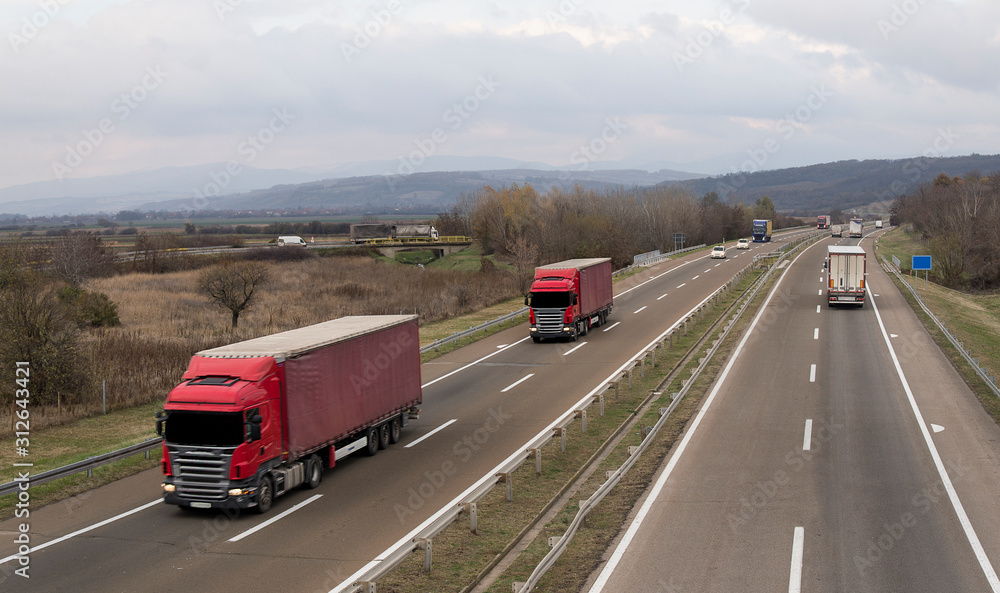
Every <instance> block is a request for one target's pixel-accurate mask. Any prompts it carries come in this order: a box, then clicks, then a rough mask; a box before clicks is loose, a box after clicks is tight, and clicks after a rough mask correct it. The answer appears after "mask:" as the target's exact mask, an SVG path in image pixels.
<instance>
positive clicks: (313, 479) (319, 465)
mask: <svg viewBox="0 0 1000 593" xmlns="http://www.w3.org/2000/svg"><path fill="white" fill-rule="evenodd" d="M322 481H323V462H322V461H321V460H320V458H319V455H313V456H312V457H310V458H309V459H308V460H306V488H309V489H310V490H312V489H313V488H315V487H317V486H319V483H320V482H322Z"/></svg>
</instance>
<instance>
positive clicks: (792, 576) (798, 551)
mask: <svg viewBox="0 0 1000 593" xmlns="http://www.w3.org/2000/svg"><path fill="white" fill-rule="evenodd" d="M805 539H806V531H805V529H803V528H802V527H796V528H795V534H794V535H793V536H792V566H791V569H790V570H789V572H788V593H801V591H802V547H803V546H804V545H805Z"/></svg>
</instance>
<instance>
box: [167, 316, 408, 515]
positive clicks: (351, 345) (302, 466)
mask: <svg viewBox="0 0 1000 593" xmlns="http://www.w3.org/2000/svg"><path fill="white" fill-rule="evenodd" d="M417 331H418V330H417V316H416V315H372V316H361V317H343V318H340V319H334V320H332V321H327V322H324V323H319V324H316V325H310V326H308V327H303V328H299V329H294V330H291V331H286V332H281V333H277V334H272V335H269V336H263V337H260V338H255V339H252V340H246V341H244V342H238V343H235V344H230V345H227V346H220V347H218V348H212V349H209V350H203V351H201V352H198V353H197V354H195V356H194V357H193V358H192V359H191V362H190V363H189V364H188V368H187V371H186V372H185V373H184V376H183V381H182V382H181V383H180V385H178V386H177V387H175V388H174V389H173V390H171V391H170V393H169V395H167V401H166V404H165V405H164V409H163V412H161V413H159V414H157V422H156V424H157V427H156V428H157V433H158V434H162V435H163V461H162V462H161V463H162V467H161V469H162V471H163V475H164V479H163V484H162V491H163V499H164V502H166V503H169V504H175V505H179V506H181V507H189V508H206V509H208V508H226V509H244V508H253V509H255V510H256V511H258V512H260V513H264V512H267V510H268V509H270V507H271V503H272V501H273V500H274V498H275V497H277V496H280V495H282V494H284V493H286V492H288V491H290V490H291V489H293V488H295V487H297V486H299V485H305V486H307V487H309V488H315V487H316V486H318V485H319V483H320V480H321V479H322V477H323V470H324V469H325V468H328V467H333V466H334V465H335V464H336V462H337V461H338V460H340V459H342V458H343V457H344V456H346V455H349V454H351V453H353V452H355V451H365V452H367V453H368V454H369V455H374V454H375V453H376V452H377V451H378V450H379V449H382V448H385V447H387V446H388V445H389V444H391V443H395V442H397V441H399V439H400V431H401V430H402V428H403V427H405V426H406V425H407V422H408V420H409V419H411V418H415V417H416V416H417V414H418V413H419V409H418V408H417V406H419V405H420V404H421V402H422V401H423V397H422V394H421V388H420V348H419V340H418V336H417Z"/></svg>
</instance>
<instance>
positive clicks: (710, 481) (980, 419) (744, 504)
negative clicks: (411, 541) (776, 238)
mask: <svg viewBox="0 0 1000 593" xmlns="http://www.w3.org/2000/svg"><path fill="white" fill-rule="evenodd" d="M830 244H843V245H848V244H850V245H855V244H858V240H857V239H853V240H852V239H846V238H845V239H842V240H837V239H826V240H824V241H821V242H820V243H818V244H816V245H814V246H812V247H810V248H809V249H807V250H806V251H805V252H803V253H802V254H801V255H800V256H799V257H798V258H797V259H796V260H795V261H794V262H793V263H792V264H791V265H790V266H788V267H787V269H786V273H785V275H784V277H783V278H782V280H781V283H780V284H779V286H778V287H777V288H776V289H775V291H774V293H773V296H771V297H770V299H769V301H768V303H767V305H766V307H765V308H764V309H763V310H762V311H761V313H760V315H759V316H758V317H757V318H756V319H755V321H754V325H753V327H752V329H751V330H750V331H749V332H748V333H747V334H746V335H745V337H744V339H743V341H742V342H740V344H739V346H738V348H737V351H736V352H734V354H733V356H731V357H730V359H729V360H728V362H727V364H726V366H725V367H724V370H723V372H722V373H720V375H719V377H718V378H717V380H716V382H715V384H714V385H713V387H712V390H711V391H710V393H709V395H708V396H707V397H706V400H705V401H704V402H703V404H702V407H701V409H700V410H699V413H698V415H697V416H696V417H695V419H694V420H693V421H692V423H691V424H690V425H689V427H688V429H687V431H686V433H685V435H684V438H683V439H682V441H681V442H679V443H678V445H677V446H675V447H674V450H673V451H672V453H671V457H670V458H669V460H668V461H667V462H666V463H665V465H664V467H663V468H662V469H661V472H660V474H659V475H658V476H657V478H656V480H655V481H654V484H653V486H652V487H651V489H650V491H649V492H648V493H647V496H646V498H645V499H644V500H643V501H642V503H641V505H640V506H639V508H638V510H637V511H636V512H635V513H634V516H633V517H634V518H633V520H632V522H631V523H630V525H629V526H628V529H627V530H626V531H625V532H624V533H623V534H622V535H621V536H620V538H619V541H618V542H617V545H616V547H615V548H614V549H613V550H611V551H610V552H609V554H608V556H607V558H606V561H605V562H604V563H603V564H602V566H601V567H600V569H599V570H598V571H597V572H596V573H595V574H594V575H592V577H591V579H590V583H589V585H588V587H587V588H585V589H584V590H585V591H587V590H589V591H590V593H599V592H602V591H604V592H617V591H659V592H664V593H679V592H682V591H683V592H685V593H687V592H708V591H718V592H731V591H743V592H746V591H750V592H753V591H760V592H764V591H768V592H772V593H773V592H775V591H789V592H790V593H791V592H798V591H804V592H810V593H812V592H830V593H834V592H845V591H852V592H864V591H872V592H876V591H877V592H886V591H900V592H906V593H917V592H927V593H939V592H942V591H949V592H959V591H967V592H983V591H998V590H1000V583H998V582H997V577H996V575H995V572H994V571H995V569H994V565H995V563H996V562H998V561H1000V514H998V513H997V512H996V508H997V502H996V493H997V492H998V491H1000V459H998V455H997V442H1000V428H998V427H997V425H996V423H995V422H994V421H993V420H992V419H991V418H990V417H989V416H988V415H987V414H986V413H985V412H984V411H983V409H982V406H981V404H980V403H979V402H978V401H977V400H976V398H975V396H974V395H973V394H972V393H971V392H970V390H969V389H968V387H967V386H966V385H965V384H964V383H963V381H962V380H961V378H960V377H959V376H958V375H957V373H956V372H955V370H954V369H953V367H952V366H951V364H950V363H949V362H948V360H947V359H946V358H945V357H944V355H943V354H942V353H941V352H940V350H939V349H938V348H937V347H936V345H935V344H934V343H933V341H932V339H931V338H930V336H929V335H928V334H927V333H926V331H925V330H924V329H923V327H922V326H921V325H920V323H919V321H918V320H917V318H916V317H915V315H914V314H913V313H912V311H911V309H910V308H909V306H908V305H907V304H906V302H905V300H904V299H903V297H902V296H901V295H900V294H899V292H898V291H897V289H896V288H895V287H894V286H893V285H892V282H891V281H890V279H889V277H888V275H887V274H886V273H885V271H884V270H882V269H881V267H880V266H879V265H878V264H877V262H876V261H875V258H874V257H873V256H872V255H871V253H872V251H873V250H872V249H871V238H870V237H868V238H865V239H863V240H862V246H864V247H865V248H866V251H868V253H869V257H868V292H869V302H868V303H866V304H865V306H864V308H862V309H858V308H854V307H852V308H829V307H827V306H826V303H825V298H824V290H823V287H824V284H823V274H824V270H823V267H822V265H823V259H824V256H825V246H826V245H830Z"/></svg>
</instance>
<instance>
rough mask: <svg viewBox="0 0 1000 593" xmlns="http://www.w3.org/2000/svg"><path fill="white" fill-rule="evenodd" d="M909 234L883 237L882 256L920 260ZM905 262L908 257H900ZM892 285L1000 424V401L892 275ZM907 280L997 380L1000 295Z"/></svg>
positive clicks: (896, 231)
mask: <svg viewBox="0 0 1000 593" xmlns="http://www.w3.org/2000/svg"><path fill="white" fill-rule="evenodd" d="M896 235H901V236H902V237H897V236H896ZM903 235H904V233H903V232H902V231H900V230H898V229H894V230H893V231H891V232H889V233H886V234H885V235H883V236H882V237H881V238H880V239H879V246H878V248H877V250H876V254H877V255H879V256H880V257H886V259H889V255H890V254H894V255H896V256H897V257H900V255H899V254H900V253H903V254H904V255H905V256H907V259H906V260H904V263H907V264H908V263H909V260H908V255H912V254H914V253H916V254H918V255H919V254H920V251H915V250H914V248H913V247H910V251H907V250H906V245H907V244H916V249H919V243H917V242H916V241H915V240H912V239H908V238H907V237H905V236H903ZM900 259H901V260H902V259H903V258H902V257H900ZM892 281H893V282H894V283H895V284H896V285H897V287H898V288H899V291H900V292H901V293H902V295H903V297H904V298H905V299H906V302H907V303H909V304H910V307H911V308H912V309H913V311H914V313H915V314H916V315H917V317H918V318H919V319H920V321H921V322H922V323H923V324H924V327H925V328H926V329H927V332H928V333H929V334H930V335H931V337H932V338H934V341H935V342H936V343H937V345H938V347H939V348H941V351H942V352H944V353H945V355H946V356H948V359H949V360H951V363H952V366H954V367H955V370H956V371H958V373H959V374H960V375H961V376H962V378H963V379H964V380H965V383H966V384H967V385H968V386H969V389H971V390H972V392H973V393H975V394H976V397H977V398H978V399H979V401H980V403H981V404H982V405H983V408H984V409H985V410H986V412H987V413H988V414H990V416H991V417H992V418H993V420H994V421H996V422H997V424H1000V399H998V398H997V396H996V395H994V393H993V391H992V390H991V389H990V388H989V387H987V386H986V384H985V383H984V382H983V380H982V379H981V378H980V377H979V375H977V374H976V372H975V371H974V370H973V369H972V367H970V366H969V363H968V362H966V361H965V358H964V357H963V356H962V354H961V353H960V352H959V351H958V349H956V348H955V347H954V346H953V345H952V343H951V341H950V340H948V338H947V336H945V335H944V334H943V333H942V332H941V331H940V330H939V329H938V327H937V324H935V323H934V321H933V320H932V319H931V318H930V317H928V316H927V314H926V313H924V310H923V309H922V308H921V307H920V305H919V304H918V303H917V301H916V299H915V298H913V295H912V294H911V293H910V291H909V290H908V289H907V288H906V287H905V286H902V284H901V283H900V281H899V279H897V278H896V277H895V275H893V276H892ZM904 281H905V282H907V283H909V284H910V285H911V286H914V287H916V289H917V292H918V293H919V294H920V298H922V299H923V300H924V304H926V305H927V307H928V308H929V309H930V310H931V311H933V312H934V314H935V315H936V316H937V318H938V319H940V320H941V322H942V323H943V324H944V325H945V327H947V328H948V331H950V332H951V333H952V334H953V335H954V336H955V337H956V338H957V339H958V341H959V342H961V343H962V344H963V345H964V346H965V349H966V350H969V351H971V352H972V353H973V354H972V355H973V357H975V358H978V359H979V364H980V365H982V366H984V367H986V368H987V369H989V372H990V374H991V375H998V374H1000V340H998V339H997V336H998V335H1000V294H996V293H993V294H967V293H963V292H959V291H956V290H951V289H949V288H944V287H942V286H939V285H937V284H934V283H933V282H925V281H924V280H923V279H918V278H915V277H905V280H904Z"/></svg>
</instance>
